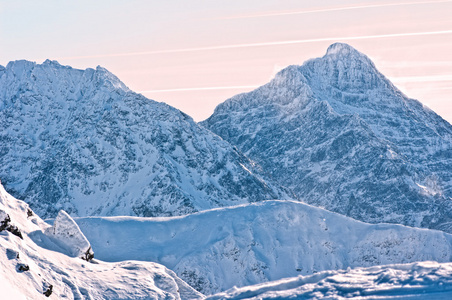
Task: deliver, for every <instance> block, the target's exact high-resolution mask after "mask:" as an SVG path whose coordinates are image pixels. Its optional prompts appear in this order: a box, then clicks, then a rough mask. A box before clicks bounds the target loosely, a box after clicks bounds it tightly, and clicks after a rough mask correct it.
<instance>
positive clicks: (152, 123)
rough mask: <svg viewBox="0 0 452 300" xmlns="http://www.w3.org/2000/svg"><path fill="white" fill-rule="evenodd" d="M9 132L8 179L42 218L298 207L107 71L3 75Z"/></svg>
mask: <svg viewBox="0 0 452 300" xmlns="http://www.w3.org/2000/svg"><path fill="white" fill-rule="evenodd" d="M0 127H1V131H0V178H1V180H2V182H3V184H4V186H5V188H6V189H7V191H8V192H10V193H11V194H12V195H13V196H15V197H17V198H20V199H24V201H26V202H27V203H29V204H30V206H31V208H32V209H33V210H35V211H36V212H37V213H38V214H39V215H40V216H42V217H54V216H56V214H57V213H58V211H59V210H60V209H64V210H65V211H67V212H68V213H69V214H71V215H78V216H88V215H104V216H105V215H136V216H173V215H183V214H187V213H192V212H196V211H199V210H203V209H209V208H213V207H221V206H228V205H236V204H240V203H248V202H254V201H260V200H265V199H276V198H283V199H287V198H291V197H289V196H287V194H286V193H285V192H284V191H283V190H282V189H281V188H279V187H277V186H275V185H273V184H271V183H270V182H269V181H268V180H266V179H264V178H263V177H262V176H261V175H259V174H261V173H262V172H261V170H260V169H259V167H258V166H255V164H254V163H253V162H251V161H249V160H248V159H247V158H246V157H244V156H243V155H242V154H240V153H239V152H238V151H237V150H236V149H235V148H233V147H232V146H230V145H229V144H228V143H227V142H225V141H223V140H222V139H221V138H219V137H218V136H216V135H214V134H212V133H211V132H210V131H208V130H206V129H205V128H204V127H201V126H199V125H198V124H196V123H195V122H194V121H193V120H192V119H191V118H190V117H188V116H187V115H185V114H183V113H182V112H180V111H179V110H177V109H175V108H173V107H170V106H168V105H166V104H163V103H158V102H155V101H152V100H149V99H147V98H145V97H144V96H142V95H139V94H136V93H134V92H132V91H130V90H129V89H128V88H127V87H126V86H125V85H124V84H123V83H122V82H121V81H120V80H119V79H118V78H117V77H115V76H114V75H113V74H111V73H110V72H108V71H107V70H106V69H104V68H101V67H97V69H86V70H77V69H73V68H71V67H67V66H62V65H60V64H58V63H57V62H55V61H50V60H47V61H45V62H44V63H43V64H36V63H33V62H29V61H15V62H10V63H9V64H8V65H7V66H6V68H4V67H0Z"/></svg>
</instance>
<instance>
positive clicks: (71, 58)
mask: <svg viewBox="0 0 452 300" xmlns="http://www.w3.org/2000/svg"><path fill="white" fill-rule="evenodd" d="M451 33H452V30H441V31H424V32H408V33H390V34H376V35H365V36H352V37H350V36H348V37H347V36H345V37H326V38H317V39H304V40H288V41H275V42H261V43H248V44H233V45H220V46H209V47H196V48H184V49H170V50H156V51H143V52H128V53H112V54H98V55H86V56H71V57H57V58H55V59H66V60H73V59H84V58H102V57H122V56H138V55H153V54H167V53H183V52H196V51H209V50H223V49H238V48H250V47H264V46H281V45H291V44H304V43H315V42H336V41H353V40H366V39H381V38H393V37H409V36H425V35H441V34H451Z"/></svg>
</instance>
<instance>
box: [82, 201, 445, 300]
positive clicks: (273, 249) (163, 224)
mask: <svg viewBox="0 0 452 300" xmlns="http://www.w3.org/2000/svg"><path fill="white" fill-rule="evenodd" d="M75 220H76V222H77V224H78V225H79V226H80V229H81V230H82V232H83V233H84V234H85V235H86V237H87V238H88V239H89V240H90V241H91V243H92V245H93V248H94V249H95V251H96V256H97V257H99V258H101V259H103V260H106V261H121V260H124V259H134V260H143V261H155V262H158V263H161V264H163V265H165V266H166V267H168V268H170V269H172V270H174V271H175V272H176V273H177V274H178V276H180V277H181V278H182V279H183V280H184V281H186V282H187V283H188V284H190V285H191V286H192V287H194V288H196V289H197V290H198V291H201V292H202V293H204V294H206V295H207V294H212V293H215V292H219V291H224V290H226V289H229V288H232V287H233V286H239V287H240V286H246V285H251V284H256V283H262V282H267V281H270V280H277V279H281V278H284V277H292V276H297V275H309V274H313V273H316V272H319V271H323V270H331V269H333V270H337V269H346V268H347V267H365V266H375V265H381V264H393V263H409V262H415V261H425V260H435V261H438V262H449V261H451V259H452V236H451V235H449V234H446V233H444V232H441V231H434V230H426V229H416V228H410V227H405V226H401V225H391V224H379V225H370V224H365V223H361V222H359V221H355V220H353V219H350V218H347V217H344V216H342V215H338V214H335V213H331V212H328V211H326V210H323V209H320V208H316V207H312V206H309V205H306V204H303V203H299V202H292V201H264V202H259V203H255V204H248V205H242V206H237V207H231V208H221V209H214V210H209V211H204V212H201V213H196V214H192V215H188V216H184V217H173V218H136V217H89V218H76V219H75Z"/></svg>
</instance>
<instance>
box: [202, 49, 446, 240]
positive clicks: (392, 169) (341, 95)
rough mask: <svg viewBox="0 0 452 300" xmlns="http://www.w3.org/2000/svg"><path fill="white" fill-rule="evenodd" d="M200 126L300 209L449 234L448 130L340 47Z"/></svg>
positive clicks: (227, 105) (223, 107)
mask: <svg viewBox="0 0 452 300" xmlns="http://www.w3.org/2000/svg"><path fill="white" fill-rule="evenodd" d="M202 124H203V125H204V126H206V127H207V128H209V129H211V130H212V131H213V132H215V133H217V134H218V135H220V136H221V137H222V138H224V139H225V140H227V141H229V142H230V143H231V144H233V145H235V146H237V148H238V149H239V150H241V151H242V152H243V153H244V154H245V155H247V156H248V157H249V158H251V159H252V160H255V161H256V162H257V163H259V164H260V165H261V166H262V167H263V169H264V170H266V171H267V172H268V173H270V174H271V176H272V178H274V179H275V180H278V181H279V182H280V183H281V184H283V185H284V186H286V187H288V188H290V189H292V191H294V192H295V194H296V195H297V196H298V197H299V198H300V199H302V200H303V201H305V202H307V203H310V204H313V205H316V206H320V207H324V208H326V209H328V210H332V211H335V212H338V213H341V214H344V215H347V216H350V217H352V218H355V219H359V220H362V221H365V222H370V223H380V222H389V223H399V224H405V225H409V226H416V227H426V228H435V229H439V230H443V231H446V232H452V172H451V170H452V126H451V125H450V124H449V123H448V122H446V121H445V120H443V119H442V118H441V117H440V116H438V115H437V114H435V113H434V112H433V111H431V110H430V109H428V108H426V107H424V106H423V105H422V104H421V103H419V102H418V101H416V100H412V99H409V98H408V97H406V96H405V95H403V94H402V93H401V92H400V91H399V90H398V89H397V88H396V87H394V85H392V84H391V82H389V80H388V79H386V78H385V77H384V76H383V75H382V74H381V73H380V72H378V70H377V69H376V67H375V65H374V64H373V63H372V61H370V59H369V58H368V57H366V56H365V55H363V54H362V53H360V52H358V51H357V50H355V49H353V48H352V47H351V46H349V45H346V44H340V43H339V44H333V45H332V46H330V48H328V50H327V53H326V55H325V56H323V57H321V58H317V59H312V60H309V61H307V62H305V63H304V64H303V65H302V66H289V67H287V68H286V69H284V70H282V71H281V72H279V73H278V74H277V75H276V77H275V78H274V79H273V80H272V81H270V82H269V83H268V84H266V85H264V86H262V87H260V88H258V89H256V90H254V91H252V92H249V93H244V94H240V95H237V96H234V97H232V98H231V99H229V100H227V101H225V102H224V103H222V104H220V105H218V107H217V108H216V109H215V112H214V113H213V115H212V116H211V117H210V118H209V119H207V120H206V121H204V122H203V123H202Z"/></svg>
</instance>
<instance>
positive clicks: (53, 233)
mask: <svg viewBox="0 0 452 300" xmlns="http://www.w3.org/2000/svg"><path fill="white" fill-rule="evenodd" d="M44 234H45V235H47V236H48V237H50V238H52V239H53V240H54V241H55V243H57V244H59V245H60V246H61V247H62V248H64V249H66V251H65V252H66V254H67V255H69V256H72V257H80V258H82V257H83V258H86V255H87V254H91V255H94V253H93V251H92V250H91V245H90V243H89V242H88V240H87V239H86V237H85V236H84V235H83V233H82V232H81V231H80V228H79V227H78V225H77V223H75V221H74V220H73V219H72V218H71V217H70V216H69V215H68V214H67V213H66V212H65V211H64V210H60V212H59V213H58V215H57V217H56V219H55V221H54V223H53V226H52V227H49V228H47V229H46V231H45V232H44Z"/></svg>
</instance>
